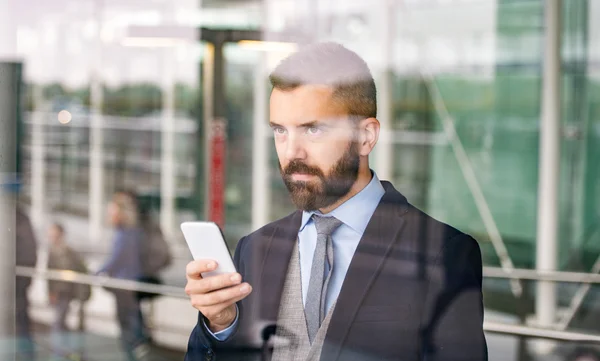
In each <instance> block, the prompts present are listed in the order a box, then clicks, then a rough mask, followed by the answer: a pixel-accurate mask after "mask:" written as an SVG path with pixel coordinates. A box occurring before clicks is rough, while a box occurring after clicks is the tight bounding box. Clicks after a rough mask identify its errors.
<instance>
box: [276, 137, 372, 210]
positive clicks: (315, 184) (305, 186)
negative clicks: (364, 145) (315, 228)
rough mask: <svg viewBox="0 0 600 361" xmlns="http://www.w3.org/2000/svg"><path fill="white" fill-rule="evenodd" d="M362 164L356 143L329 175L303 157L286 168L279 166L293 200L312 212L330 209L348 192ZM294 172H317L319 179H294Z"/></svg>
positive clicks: (299, 206)
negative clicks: (303, 160)
mask: <svg viewBox="0 0 600 361" xmlns="http://www.w3.org/2000/svg"><path fill="white" fill-rule="evenodd" d="M359 164H360V156H359V154H358V146H357V144H356V143H355V142H352V143H350V145H349V146H348V149H347V151H346V152H344V155H342V157H341V158H340V159H339V160H338V161H337V162H336V163H335V164H334V165H333V166H332V167H331V169H330V170H329V174H328V175H325V174H323V172H322V171H321V169H319V168H316V167H311V166H309V165H307V164H305V163H303V162H302V161H299V160H293V161H291V162H290V163H289V164H288V166H287V167H286V168H285V169H282V168H281V165H279V171H280V172H281V176H282V178H283V182H284V183H285V185H286V187H287V189H288V191H289V192H290V197H291V199H292V202H293V203H294V204H295V205H296V207H298V209H300V210H303V211H309V212H310V211H315V210H317V209H320V208H326V207H328V206H330V205H332V204H334V203H335V202H336V201H338V200H339V199H340V198H342V197H344V196H345V195H347V194H348V192H349V191H350V189H351V188H352V186H353V185H354V183H355V182H356V179H357V178H358V169H359ZM294 173H302V174H309V175H313V176H316V177H317V180H315V181H294V180H293V179H292V175H293V174H294Z"/></svg>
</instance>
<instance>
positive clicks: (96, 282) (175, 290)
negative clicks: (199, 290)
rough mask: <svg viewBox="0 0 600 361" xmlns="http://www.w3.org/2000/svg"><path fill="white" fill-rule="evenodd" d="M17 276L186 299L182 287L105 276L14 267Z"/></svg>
mask: <svg viewBox="0 0 600 361" xmlns="http://www.w3.org/2000/svg"><path fill="white" fill-rule="evenodd" d="M16 274H17V276H23V277H38V278H43V279H46V280H52V281H63V282H71V283H82V284H88V285H92V286H100V287H109V288H118V289H121V290H127V291H138V292H147V293H154V294H158V295H162V296H168V297H176V298H188V296H187V295H186V294H185V292H184V289H183V287H176V286H168V285H157V284H154V283H145V282H139V281H134V280H124V279H118V278H112V277H105V276H95V275H88V274H84V273H77V272H73V271H67V270H46V271H39V270H37V269H35V268H32V267H22V266H17V267H16Z"/></svg>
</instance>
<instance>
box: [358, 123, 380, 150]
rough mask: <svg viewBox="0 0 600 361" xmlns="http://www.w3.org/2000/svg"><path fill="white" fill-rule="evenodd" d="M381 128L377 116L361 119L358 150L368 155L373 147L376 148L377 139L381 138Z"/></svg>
mask: <svg viewBox="0 0 600 361" xmlns="http://www.w3.org/2000/svg"><path fill="white" fill-rule="evenodd" d="M380 128H381V125H380V124H379V120H377V119H376V118H366V119H363V120H361V121H360V124H359V130H360V136H359V144H358V152H359V154H360V155H362V156H368V155H369V154H370V153H371V151H372V150H373V148H375V144H377V140H378V139H379V130H380Z"/></svg>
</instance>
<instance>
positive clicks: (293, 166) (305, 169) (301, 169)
mask: <svg viewBox="0 0 600 361" xmlns="http://www.w3.org/2000/svg"><path fill="white" fill-rule="evenodd" d="M294 173H303V174H310V175H314V176H318V177H323V172H321V170H320V169H319V168H316V167H311V166H309V165H308V164H306V163H303V162H302V161H299V160H293V161H291V162H290V163H289V164H288V166H287V167H285V169H284V170H283V174H284V175H286V176H291V175H292V174H294Z"/></svg>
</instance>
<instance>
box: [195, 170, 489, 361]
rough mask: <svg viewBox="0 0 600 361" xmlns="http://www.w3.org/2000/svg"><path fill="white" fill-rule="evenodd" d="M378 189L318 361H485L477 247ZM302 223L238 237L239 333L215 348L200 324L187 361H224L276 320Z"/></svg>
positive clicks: (295, 217)
mask: <svg viewBox="0 0 600 361" xmlns="http://www.w3.org/2000/svg"><path fill="white" fill-rule="evenodd" d="M382 184H383V186H384V188H385V195H384V196H383V198H382V199H381V201H380V204H379V206H378V207H377V209H376V210H375V213H374V214H373V216H372V218H371V220H370V221H369V224H368V226H367V228H366V230H365V233H364V235H363V237H362V239H361V241H360V243H359V245H358V248H357V249H356V253H355V254H354V257H353V258H352V261H351V264H350V267H349V269H348V273H347V274H346V278H345V281H344V283H343V286H342V289H341V291H340V294H339V297H338V300H337V304H336V306H335V309H334V313H333V315H332V319H331V323H330V325H329V329H328V331H327V335H326V339H325V343H324V346H323V350H322V353H321V360H322V361H325V360H326V361H329V360H343V361H346V360H423V361H425V360H427V361H430V360H438V361H442V360H443V361H454V360H464V361H467V360H468V361H483V360H487V346H486V341H485V337H484V334H483V305H482V294H481V272H482V264H481V253H480V250H479V246H478V244H477V242H476V241H475V240H474V239H473V238H471V237H470V236H468V235H466V234H464V233H461V232H460V231H458V230H456V229H454V228H452V227H450V226H448V225H446V224H443V223H441V222H438V221H436V220H435V219H433V218H431V217H429V216H428V215H426V214H425V213H423V212H421V211H420V210H418V209H416V208H415V207H413V206H412V205H410V204H409V203H408V202H407V200H406V198H405V197H404V196H402V195H401V194H400V193H399V192H398V191H396V190H395V189H394V187H393V186H392V185H391V184H390V183H389V182H382ZM301 218H302V213H301V212H299V211H298V212H295V213H293V214H291V215H289V216H287V217H285V218H283V219H281V220H278V221H276V222H273V223H271V224H268V225H266V226H265V227H263V228H261V229H260V230H258V231H256V232H254V233H252V234H250V235H249V236H246V237H244V238H242V239H241V240H240V242H239V244H238V246H237V250H236V254H235V257H234V260H235V264H236V267H237V269H238V271H239V272H240V273H241V274H242V276H243V278H244V280H245V281H247V282H249V283H250V284H251V285H252V286H253V292H252V294H251V295H250V296H248V297H247V298H246V299H245V300H243V301H242V302H240V303H239V304H238V307H239V309H240V319H239V327H238V329H237V332H236V333H235V334H234V335H233V336H232V337H231V338H230V339H229V340H228V341H226V342H218V341H215V340H214V339H213V338H212V337H211V336H209V335H207V333H206V332H205V329H204V326H203V325H202V324H201V323H199V324H198V325H197V326H196V328H195V329H194V331H193V332H192V335H191V337H190V340H189V344H188V352H187V355H186V358H185V359H186V360H188V361H192V360H211V359H212V358H213V356H214V355H215V354H216V355H218V356H219V358H220V359H221V360H222V359H223V357H222V355H226V354H227V353H226V352H225V351H221V350H225V349H229V350H231V349H232V348H235V347H238V346H244V345H246V346H247V344H248V343H249V342H250V340H251V339H252V338H253V337H256V333H257V332H260V328H258V329H257V328H256V325H260V324H262V323H264V322H269V321H270V322H272V323H275V321H276V319H277V314H278V310H279V301H280V297H281V291H282V288H283V284H284V280H285V275H286V271H287V266H288V263H289V259H290V255H291V253H292V249H293V247H294V244H295V242H296V241H297V237H298V230H299V227H300V221H301ZM199 317H202V315H200V316H199ZM199 320H200V318H199ZM261 322H262V323H261ZM227 359H229V358H227ZM234 359H244V358H243V357H239V356H238V357H235V358H234Z"/></svg>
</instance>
